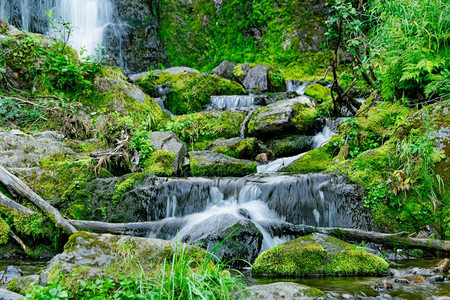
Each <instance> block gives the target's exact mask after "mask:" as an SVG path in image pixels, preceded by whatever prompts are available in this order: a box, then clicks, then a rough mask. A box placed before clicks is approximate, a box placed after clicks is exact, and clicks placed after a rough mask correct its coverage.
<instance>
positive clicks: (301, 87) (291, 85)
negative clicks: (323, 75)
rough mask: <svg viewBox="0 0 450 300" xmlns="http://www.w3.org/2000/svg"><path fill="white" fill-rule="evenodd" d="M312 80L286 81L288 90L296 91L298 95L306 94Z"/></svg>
mask: <svg viewBox="0 0 450 300" xmlns="http://www.w3.org/2000/svg"><path fill="white" fill-rule="evenodd" d="M310 84H311V82H307V81H305V82H302V81H298V80H288V81H286V85H287V91H288V92H296V93H297V94H298V95H304V94H305V90H306V88H307V87H308V85H310Z"/></svg>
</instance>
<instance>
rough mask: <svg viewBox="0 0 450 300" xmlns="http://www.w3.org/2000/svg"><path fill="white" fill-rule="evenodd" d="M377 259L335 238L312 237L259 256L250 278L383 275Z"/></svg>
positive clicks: (383, 264) (382, 263) (384, 271)
mask: <svg viewBox="0 0 450 300" xmlns="http://www.w3.org/2000/svg"><path fill="white" fill-rule="evenodd" d="M388 267H389V266H388V264H387V262H386V261H384V259H382V258H381V257H378V256H375V255H373V254H370V253H368V252H366V251H365V250H363V249H358V248H357V247H356V246H355V245H351V244H348V243H346V242H344V241H341V240H339V239H337V238H334V237H330V236H328V235H325V234H320V233H313V234H311V235H308V236H304V237H299V238H298V239H296V240H292V241H288V242H286V243H283V244H282V245H280V246H278V247H275V248H273V249H270V250H267V251H265V252H263V253H261V254H260V255H259V256H258V258H257V259H256V261H255V263H254V264H253V268H252V272H253V274H260V275H269V276H306V275H385V274H387V270H388Z"/></svg>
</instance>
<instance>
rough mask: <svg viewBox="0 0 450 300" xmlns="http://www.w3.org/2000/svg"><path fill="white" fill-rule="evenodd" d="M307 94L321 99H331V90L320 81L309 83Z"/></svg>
mask: <svg viewBox="0 0 450 300" xmlns="http://www.w3.org/2000/svg"><path fill="white" fill-rule="evenodd" d="M305 95H306V96H310V97H312V98H314V99H315V100H319V101H329V100H331V90H330V89H329V88H327V87H324V86H323V85H321V84H318V83H313V84H310V85H308V86H307V87H306V89H305Z"/></svg>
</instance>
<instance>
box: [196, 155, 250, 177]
mask: <svg viewBox="0 0 450 300" xmlns="http://www.w3.org/2000/svg"><path fill="white" fill-rule="evenodd" d="M189 156H190V160H189V164H190V166H191V174H192V176H220V177H223V176H245V175H248V174H253V173H256V163H255V162H251V161H248V160H242V159H236V158H233V157H229V156H226V155H223V154H220V153H214V154H213V152H210V151H196V152H190V153H189Z"/></svg>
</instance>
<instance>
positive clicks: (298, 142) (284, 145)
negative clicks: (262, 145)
mask: <svg viewBox="0 0 450 300" xmlns="http://www.w3.org/2000/svg"><path fill="white" fill-rule="evenodd" d="M312 138H313V137H312V136H308V135H297V134H293V135H288V136H285V137H282V138H275V139H271V140H269V141H267V142H266V146H267V149H268V150H269V151H270V153H271V154H272V156H273V157H286V156H291V155H296V154H298V153H302V152H306V151H308V150H310V149H311V146H312V144H313V140H312Z"/></svg>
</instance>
